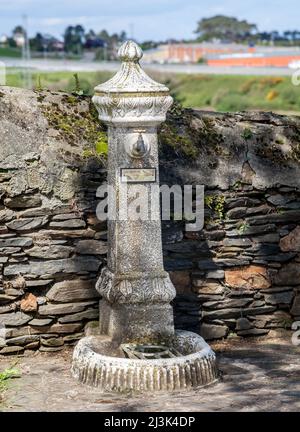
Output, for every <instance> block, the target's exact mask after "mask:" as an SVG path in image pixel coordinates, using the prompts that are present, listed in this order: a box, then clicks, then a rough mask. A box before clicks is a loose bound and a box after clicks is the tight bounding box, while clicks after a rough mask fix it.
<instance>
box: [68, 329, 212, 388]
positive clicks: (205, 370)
mask: <svg viewBox="0 0 300 432" xmlns="http://www.w3.org/2000/svg"><path fill="white" fill-rule="evenodd" d="M172 346H174V348H176V349H180V350H181V352H182V350H184V352H185V353H184V354H183V355H182V356H179V357H172V358H163V359H151V360H149V359H148V360H140V359H128V358H121V357H120V356H119V357H115V356H114V352H113V350H112V348H111V346H110V343H109V342H108V340H107V337H103V336H102V337H101V336H88V337H85V338H83V339H81V340H80V341H79V342H78V344H77V345H76V348H75V350H74V354H73V364H72V374H73V376H74V377H75V378H76V379H78V380H79V381H81V382H82V383H84V384H88V385H90V386H94V387H98V388H99V389H100V390H102V391H110V392H126V391H132V392H149V391H151V392H153V391H174V390H188V389H191V388H196V387H202V386H205V385H208V384H212V383H214V382H216V381H217V380H218V370H217V366H216V357H215V354H214V352H213V351H212V349H211V348H210V346H209V345H208V344H207V343H206V342H205V341H204V339H203V338H202V337H201V336H199V335H197V334H195V333H191V332H187V331H178V332H176V336H175V337H174V339H173V341H172ZM100 352H101V354H100ZM105 353H108V354H107V355H106V354H105ZM118 354H119V353H116V354H115V355H118Z"/></svg>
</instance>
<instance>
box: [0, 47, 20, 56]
mask: <svg viewBox="0 0 300 432" xmlns="http://www.w3.org/2000/svg"><path fill="white" fill-rule="evenodd" d="M0 57H21V50H20V49H19V48H8V47H0Z"/></svg>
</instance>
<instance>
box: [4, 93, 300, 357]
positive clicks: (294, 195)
mask: <svg viewBox="0 0 300 432" xmlns="http://www.w3.org/2000/svg"><path fill="white" fill-rule="evenodd" d="M0 136H1V138H0V139H1V144H0V197H1V203H0V268H1V281H0V324H1V325H2V326H5V330H4V331H5V338H0V354H10V353H23V352H24V351H26V350H35V349H40V350H41V351H57V350H60V349H62V347H63V346H64V345H65V344H74V343H75V342H76V341H77V340H78V339H79V338H80V337H81V336H82V334H83V331H84V328H85V327H86V326H92V325H93V322H94V321H95V320H97V318H98V300H99V298H98V294H97V292H96V291H95V288H94V286H95V279H96V277H97V274H98V273H99V270H100V269H101V267H102V266H103V265H104V264H105V260H106V252H107V233H106V223H105V222H104V221H99V220H98V219H97V218H96V215H95V210H96V206H97V203H98V202H99V198H97V197H96V190H97V187H98V186H99V185H101V184H102V183H103V182H105V180H106V170H105V158H104V157H103V155H101V154H99V152H98V153H97V152H96V151H95V147H96V148H98V149H99V148H101V149H103V148H105V131H104V128H103V126H102V125H100V124H99V122H98V121H97V119H96V113H95V110H94V108H93V106H92V104H91V101H90V99H89V98H86V97H78V96H74V95H67V94H64V93H59V92H58V93H51V92H47V91H42V92H31V91H25V90H20V89H13V88H8V87H1V89H0ZM160 151H161V181H162V182H163V183H168V184H174V183H175V184H204V185H205V206H206V210H205V226H204V229H203V230H201V231H200V232H188V231H185V226H184V223H180V222H167V223H164V227H163V241H164V257H165V266H166V269H167V270H168V271H170V273H171V277H172V280H173V283H174V285H175V287H176V289H177V292H178V294H177V298H176V300H175V302H174V312H175V322H176V325H177V327H179V328H185V329H190V330H193V331H196V332H201V333H202V335H203V336H204V337H205V338H207V339H214V338H223V337H227V336H229V335H238V336H249V335H258V336H261V335H267V334H270V332H274V330H278V329H289V328H290V327H291V324H292V322H293V321H295V320H297V319H299V320H300V192H299V186H300V176H299V157H300V123H299V120H298V119H297V118H292V117H283V116H276V115H274V114H261V113H238V114H232V115H229V114H217V113H203V112H197V111H192V110H182V109H181V108H180V107H177V106H175V107H174V108H173V110H172V111H171V113H170V115H169V116H168V121H167V122H166V123H165V124H164V125H163V126H162V128H161V130H160ZM1 331H2V333H1V334H3V329H2V330H1Z"/></svg>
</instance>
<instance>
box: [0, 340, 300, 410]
mask: <svg viewBox="0 0 300 432" xmlns="http://www.w3.org/2000/svg"><path fill="white" fill-rule="evenodd" d="M213 348H214V350H215V351H216V353H217V356H218V359H219V368H220V370H221V373H222V379H221V380H220V381H219V382H218V383H217V384H214V385H211V386H208V387H206V388H202V389H198V390H190V391H185V392H174V393H172V394H168V393H157V394H151V395H147V394H145V395H138V396H137V395H136V396H132V395H128V394H127V395H126V394H119V395H118V394H117V395H116V394H101V393H100V392H99V390H97V389H95V388H90V387H87V386H84V385H82V384H79V383H78V382H76V381H75V380H74V379H73V378H72V376H71V374H70V364H71V356H72V350H64V351H63V352H60V353H55V354H54V353H53V354H50V353H35V354H31V355H30V356H29V355H28V356H23V357H3V356H2V357H1V358H0V371H2V370H4V369H5V368H7V367H9V366H11V365H13V364H15V363H16V362H17V365H16V367H17V368H18V369H19V370H20V371H21V377H20V378H17V379H14V380H12V381H10V384H9V388H8V389H7V391H6V392H5V393H4V394H3V395H2V397H3V399H2V402H0V411H110V412H120V411H124V412H134V411H154V412H155V411H157V412H167V411H180V412H192V411H300V346H298V347H296V346H293V345H292V343H291V341H290V339H286V338H285V339H260V340H259V339H247V340H242V341H241V340H239V339H238V340H228V341H224V342H219V343H215V344H213Z"/></svg>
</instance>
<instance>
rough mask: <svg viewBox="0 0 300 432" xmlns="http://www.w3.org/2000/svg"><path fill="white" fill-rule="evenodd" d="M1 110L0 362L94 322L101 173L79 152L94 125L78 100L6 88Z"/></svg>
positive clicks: (101, 229) (55, 343)
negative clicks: (97, 208)
mask: <svg viewBox="0 0 300 432" xmlns="http://www.w3.org/2000/svg"><path fill="white" fill-rule="evenodd" d="M38 100H39V101H38ZM0 103H1V120H0V130H1V137H2V143H1V150H0V153H1V158H0V189H1V207H0V221H1V222H0V224H1V227H0V262H1V281H0V325H1V338H0V354H10V353H23V352H24V351H25V350H34V349H40V351H57V350H60V349H62V348H63V346H64V344H74V343H75V342H76V341H77V340H78V339H79V338H80V337H82V335H83V330H84V326H85V324H86V323H87V322H89V321H92V320H97V319H98V293H97V292H96V290H95V279H96V276H97V274H98V270H99V268H100V267H101V264H102V263H104V262H105V256H106V253H107V243H106V223H105V222H101V221H99V220H98V219H97V218H96V215H95V210H96V204H97V198H96V190H97V187H98V186H99V185H100V184H101V183H103V181H104V179H105V177H106V170H105V169H103V167H102V166H101V163H100V160H99V158H97V157H96V156H95V157H94V155H93V154H90V153H87V150H86V146H87V145H88V144H89V143H88V138H89V136H90V135H89V134H90V130H91V129H93V128H95V126H94V123H95V124H96V121H95V119H94V117H92V115H91V113H90V101H89V100H86V99H85V98H76V97H73V96H72V97H69V96H68V97H66V95H63V94H56V95H55V94H51V93H48V92H43V93H38V94H35V93H32V92H24V91H23V90H17V89H8V88H5V89H4V90H3V92H2V96H1V97H0ZM78 113H80V116H79V114H78ZM68 116H70V117H69V118H68ZM76 116H77V117H76ZM81 117H82V118H83V119H84V121H81ZM73 118H75V121H76V119H77V121H78V122H79V123H78V124H77V125H76V124H75V125H73V124H72V122H73ZM79 132H80V133H79ZM76 133H77V134H78V135H76ZM93 133H95V134H97V133H98V131H97V130H94V131H93ZM100 133H101V131H99V134H100ZM71 134H74V136H71V137H70V135H71ZM71 139H72V143H71V144H70V143H69V140H70V141H71ZM86 153H87V156H86ZM4 326H5V328H4Z"/></svg>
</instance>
